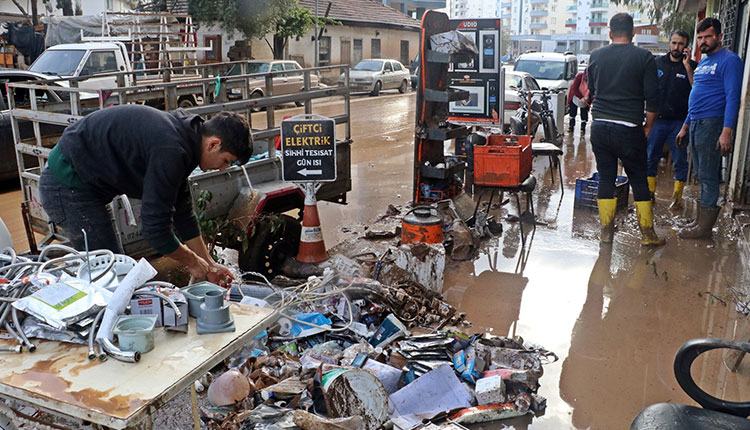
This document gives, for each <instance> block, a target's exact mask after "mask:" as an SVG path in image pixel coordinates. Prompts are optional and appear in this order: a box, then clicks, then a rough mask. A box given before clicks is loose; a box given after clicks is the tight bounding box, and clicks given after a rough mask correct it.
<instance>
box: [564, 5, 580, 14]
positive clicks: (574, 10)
mask: <svg viewBox="0 0 750 430" xmlns="http://www.w3.org/2000/svg"><path fill="white" fill-rule="evenodd" d="M565 10H567V11H568V12H573V13H575V12H577V11H578V5H577V4H574V5H572V6H568V7H566V8H565Z"/></svg>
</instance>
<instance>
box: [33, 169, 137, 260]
mask: <svg viewBox="0 0 750 430" xmlns="http://www.w3.org/2000/svg"><path fill="white" fill-rule="evenodd" d="M39 194H40V198H41V201H42V207H43V208H44V211H45V212H46V213H47V218H48V219H49V222H51V223H54V224H55V225H57V226H58V227H60V228H62V229H63V232H64V233H65V237H67V238H68V240H70V243H71V246H72V247H73V248H75V249H77V250H79V251H84V250H85V249H86V243H85V241H84V237H83V231H82V230H84V229H85V230H86V236H87V237H88V245H89V250H95V249H109V250H110V251H112V252H115V253H119V252H122V251H121V250H120V245H119V244H118V242H117V237H116V236H115V230H114V227H113V226H112V221H111V219H110V216H109V212H108V211H107V204H108V203H109V202H111V201H112V198H111V197H110V198H106V197H105V196H102V195H101V194H100V193H98V192H96V191H95V190H93V189H89V188H71V187H68V186H67V185H65V184H63V183H61V182H60V181H59V180H58V179H57V178H56V177H55V175H53V174H52V172H50V171H49V169H48V168H45V169H44V171H43V172H42V176H41V178H40V180H39Z"/></svg>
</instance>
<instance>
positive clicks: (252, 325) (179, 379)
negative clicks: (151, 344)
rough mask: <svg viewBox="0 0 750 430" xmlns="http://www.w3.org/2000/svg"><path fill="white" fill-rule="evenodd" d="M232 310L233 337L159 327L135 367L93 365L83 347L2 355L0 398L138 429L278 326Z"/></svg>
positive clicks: (268, 317) (271, 315)
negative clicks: (235, 354)
mask: <svg viewBox="0 0 750 430" xmlns="http://www.w3.org/2000/svg"><path fill="white" fill-rule="evenodd" d="M230 308H231V312H232V316H233V317H234V322H235V326H236V328H237V329H236V331H235V332H233V333H215V334H206V335H198V334H197V332H196V320H195V319H194V318H190V323H189V333H188V334H183V333H178V332H166V331H165V330H164V328H163V327H159V328H157V329H156V331H155V336H154V337H155V344H156V348H155V349H154V350H152V351H151V352H149V353H147V354H143V358H142V359H141V361H140V362H139V363H136V364H129V363H122V362H119V361H116V360H114V359H111V358H110V359H109V360H107V361H105V362H100V361H91V360H89V359H88V356H87V355H88V347H87V346H84V345H71V344H66V343H60V342H53V341H37V347H38V348H37V350H36V352H34V353H33V354H28V353H27V354H14V355H11V354H4V355H3V366H2V368H0V394H2V395H4V396H7V397H10V398H13V399H17V400H20V401H22V402H25V403H28V404H31V405H32V406H36V407H40V408H44V409H47V410H51V411H55V412H57V413H59V414H62V415H66V416H69V417H72V418H76V419H80V420H85V421H90V422H93V423H96V424H100V425H104V426H107V427H109V428H113V429H123V428H126V427H128V426H131V425H134V424H138V423H139V422H141V421H142V420H143V419H144V418H145V417H146V416H147V415H148V414H150V413H151V412H152V411H153V410H155V409H156V408H159V407H160V406H162V405H164V404H165V403H167V402H168V401H169V400H170V399H172V398H173V397H174V396H176V395H177V394H179V393H180V392H181V391H182V390H183V389H184V388H185V387H187V386H188V385H189V384H192V383H193V381H195V380H196V379H198V378H199V377H201V376H202V375H204V374H205V373H206V372H208V370H210V369H211V368H212V367H214V366H215V365H216V364H218V363H220V362H221V361H222V360H224V359H225V358H226V357H228V356H230V355H231V354H233V353H234V352H236V351H237V350H239V349H240V348H242V346H244V345H245V344H246V343H247V342H248V341H250V339H252V338H253V337H255V336H256V335H258V334H259V333H260V332H261V331H262V330H263V329H265V328H266V327H268V326H269V324H270V323H272V322H273V321H274V319H275V311H273V310H271V309H264V308H258V307H254V306H247V305H241V304H238V303H230ZM0 344H5V345H10V344H12V342H11V341H9V340H0Z"/></svg>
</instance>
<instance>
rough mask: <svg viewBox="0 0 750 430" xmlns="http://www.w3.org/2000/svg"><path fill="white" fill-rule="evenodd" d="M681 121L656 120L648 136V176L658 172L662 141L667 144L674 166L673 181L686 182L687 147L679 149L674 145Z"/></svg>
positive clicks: (662, 147) (662, 146)
mask: <svg viewBox="0 0 750 430" xmlns="http://www.w3.org/2000/svg"><path fill="white" fill-rule="evenodd" d="M682 124H683V121H680V120H674V119H657V120H656V122H654V127H653V128H652V129H651V133H649V135H648V176H656V175H657V172H658V170H659V159H660V158H661V154H662V150H663V149H664V141H667V142H668V143H669V151H670V152H671V153H672V163H673V166H674V180H675V181H682V182H685V181H687V172H688V162H687V147H682V148H679V147H677V144H676V143H675V138H676V137H677V133H679V132H680V128H682Z"/></svg>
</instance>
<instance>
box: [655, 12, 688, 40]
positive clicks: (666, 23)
mask: <svg viewBox="0 0 750 430" xmlns="http://www.w3.org/2000/svg"><path fill="white" fill-rule="evenodd" d="M661 29H662V30H663V31H664V33H665V34H666V35H667V36H669V35H670V34H671V33H672V32H673V31H675V30H685V31H686V32H687V34H689V35H690V38H691V39H692V38H693V34H694V33H695V14H694V13H689V12H688V13H684V12H672V13H670V14H669V16H667V17H666V18H664V20H663V21H662V22H661Z"/></svg>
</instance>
